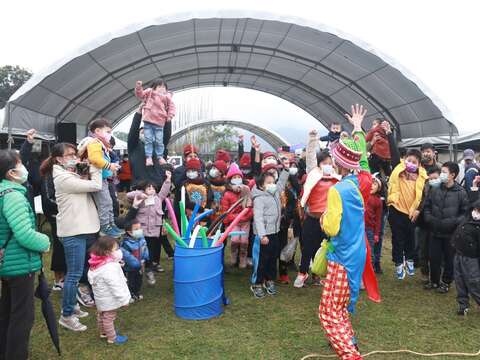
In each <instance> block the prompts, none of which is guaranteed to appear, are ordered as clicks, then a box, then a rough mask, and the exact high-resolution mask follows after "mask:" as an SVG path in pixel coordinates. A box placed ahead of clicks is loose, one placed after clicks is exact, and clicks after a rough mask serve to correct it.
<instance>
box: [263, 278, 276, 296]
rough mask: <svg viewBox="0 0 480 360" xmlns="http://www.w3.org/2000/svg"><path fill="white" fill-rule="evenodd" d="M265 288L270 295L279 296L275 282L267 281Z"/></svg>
mask: <svg viewBox="0 0 480 360" xmlns="http://www.w3.org/2000/svg"><path fill="white" fill-rule="evenodd" d="M263 287H264V288H265V290H266V291H267V294H268V295H277V288H276V287H275V282H274V281H273V280H268V281H265V284H263Z"/></svg>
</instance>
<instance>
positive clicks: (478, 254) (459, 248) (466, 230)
mask: <svg viewBox="0 0 480 360" xmlns="http://www.w3.org/2000/svg"><path fill="white" fill-rule="evenodd" d="M452 243H453V247H454V248H455V250H456V252H457V254H459V255H462V256H466V257H470V258H480V221H476V220H473V218H472V216H471V215H469V216H468V219H467V220H466V221H464V222H463V223H462V224H460V226H459V227H458V228H457V231H455V234H454V235H453V239H452Z"/></svg>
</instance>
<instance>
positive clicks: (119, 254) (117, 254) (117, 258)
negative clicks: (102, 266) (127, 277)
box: [112, 249, 123, 261]
mask: <svg viewBox="0 0 480 360" xmlns="http://www.w3.org/2000/svg"><path fill="white" fill-rule="evenodd" d="M112 257H113V258H114V259H115V261H120V260H122V259H123V253H122V250H120V249H117V250H115V251H114V252H113V254H112Z"/></svg>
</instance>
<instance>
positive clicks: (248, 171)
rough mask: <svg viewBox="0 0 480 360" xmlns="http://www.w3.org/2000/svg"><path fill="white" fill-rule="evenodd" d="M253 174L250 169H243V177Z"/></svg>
mask: <svg viewBox="0 0 480 360" xmlns="http://www.w3.org/2000/svg"><path fill="white" fill-rule="evenodd" d="M251 172H252V170H250V169H242V174H243V175H248V174H250V173H251Z"/></svg>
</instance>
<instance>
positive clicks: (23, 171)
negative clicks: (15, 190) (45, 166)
mask: <svg viewBox="0 0 480 360" xmlns="http://www.w3.org/2000/svg"><path fill="white" fill-rule="evenodd" d="M14 170H15V171H14V173H15V175H12V177H13V180H14V181H15V182H16V183H19V184H23V183H25V182H26V181H27V180H28V170H27V168H26V167H25V166H24V165H23V164H20V167H16V168H15V169H14Z"/></svg>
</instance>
